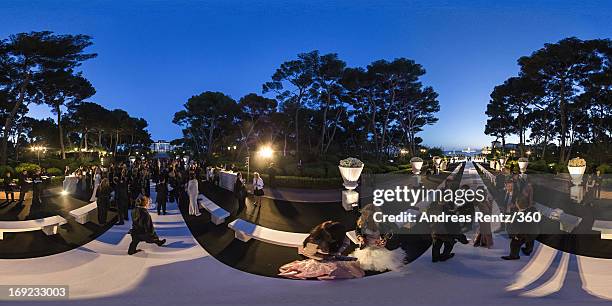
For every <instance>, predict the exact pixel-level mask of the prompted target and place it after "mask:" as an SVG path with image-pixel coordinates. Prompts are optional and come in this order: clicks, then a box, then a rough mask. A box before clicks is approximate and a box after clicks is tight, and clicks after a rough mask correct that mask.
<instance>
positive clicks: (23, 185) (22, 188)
mask: <svg viewBox="0 0 612 306" xmlns="http://www.w3.org/2000/svg"><path fill="white" fill-rule="evenodd" d="M17 184H18V185H19V204H20V205H23V201H24V200H25V196H26V193H28V185H29V183H28V171H26V170H23V171H22V172H21V174H20V175H19V180H18V181H17Z"/></svg>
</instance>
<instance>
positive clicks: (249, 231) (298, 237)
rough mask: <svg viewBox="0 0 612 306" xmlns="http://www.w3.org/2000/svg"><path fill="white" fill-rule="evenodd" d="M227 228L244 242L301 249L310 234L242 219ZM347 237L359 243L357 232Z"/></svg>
mask: <svg viewBox="0 0 612 306" xmlns="http://www.w3.org/2000/svg"><path fill="white" fill-rule="evenodd" d="M227 226H228V227H229V228H231V229H232V230H233V231H234V237H235V238H236V239H238V240H240V241H242V242H247V241H249V240H251V238H253V239H257V240H259V241H263V242H267V243H271V244H275V245H280V246H286V247H290V248H301V247H302V246H303V245H304V240H305V239H306V238H307V237H308V235H309V234H308V233H294V232H285V231H279V230H275V229H271V228H267V227H263V226H260V225H256V224H253V223H251V222H248V221H245V220H242V219H236V220H234V221H232V222H230V223H229V224H228V225H227ZM346 236H347V237H348V238H349V239H350V240H351V241H352V242H353V243H355V244H357V243H358V240H357V234H356V233H355V231H350V232H347V233H346Z"/></svg>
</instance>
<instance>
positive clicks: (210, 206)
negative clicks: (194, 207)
mask: <svg viewBox="0 0 612 306" xmlns="http://www.w3.org/2000/svg"><path fill="white" fill-rule="evenodd" d="M198 205H199V206H202V207H204V209H206V210H207V211H208V212H209V213H210V221H212V223H214V224H215V225H219V224H221V223H223V222H225V218H227V217H229V216H230V213H229V212H228V211H227V210H225V209H223V208H221V207H219V205H217V204H215V203H214V202H213V201H211V200H210V199H209V198H207V197H206V196H204V195H203V194H200V195H198Z"/></svg>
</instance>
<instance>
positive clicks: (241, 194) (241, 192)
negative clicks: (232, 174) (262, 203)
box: [234, 172, 246, 214]
mask: <svg viewBox="0 0 612 306" xmlns="http://www.w3.org/2000/svg"><path fill="white" fill-rule="evenodd" d="M234 196H235V197H236V199H237V200H238V211H237V214H240V213H241V212H242V211H243V210H244V208H245V207H246V188H245V187H244V182H243V181H242V173H240V172H238V175H236V183H235V184H234Z"/></svg>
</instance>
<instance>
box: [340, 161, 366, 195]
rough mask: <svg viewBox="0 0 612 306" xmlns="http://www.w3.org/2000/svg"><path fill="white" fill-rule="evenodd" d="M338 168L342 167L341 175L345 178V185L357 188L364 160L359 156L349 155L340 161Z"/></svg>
mask: <svg viewBox="0 0 612 306" xmlns="http://www.w3.org/2000/svg"><path fill="white" fill-rule="evenodd" d="M338 169H340V175H342V179H343V180H344V184H343V185H344V187H346V189H348V190H353V189H355V188H357V181H359V177H360V176H361V171H363V162H362V161H360V160H359V159H357V158H353V157H349V158H347V159H343V160H341V161H340V165H338Z"/></svg>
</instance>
